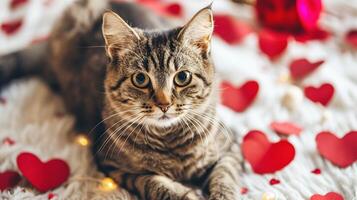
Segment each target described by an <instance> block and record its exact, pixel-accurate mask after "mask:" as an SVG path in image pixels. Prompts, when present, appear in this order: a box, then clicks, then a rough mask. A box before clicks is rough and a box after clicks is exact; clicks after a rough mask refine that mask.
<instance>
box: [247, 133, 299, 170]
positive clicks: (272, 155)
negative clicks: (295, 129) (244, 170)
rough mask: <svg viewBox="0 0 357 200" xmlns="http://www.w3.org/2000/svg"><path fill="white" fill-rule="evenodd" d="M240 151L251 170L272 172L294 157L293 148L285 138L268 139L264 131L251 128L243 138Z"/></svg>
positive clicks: (284, 165)
mask: <svg viewBox="0 0 357 200" xmlns="http://www.w3.org/2000/svg"><path fill="white" fill-rule="evenodd" d="M242 151H243V155H244V157H245V159H246V160H247V161H248V162H249V163H250V165H251V166H252V168H253V171H254V172H255V173H258V174H265V173H274V172H276V171H279V170H281V169H283V168H284V167H286V166H287V165H288V164H289V163H290V162H291V161H292V160H293V159H294V157H295V148H294V146H293V145H292V144H291V143H290V142H289V141H287V140H280V141H279V142H277V143H271V142H269V141H268V139H267V137H266V136H265V134H264V133H262V132H260V131H257V130H252V131H249V132H248V134H247V135H245V136H244V138H243V143H242Z"/></svg>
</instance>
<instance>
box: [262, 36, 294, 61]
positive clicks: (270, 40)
mask: <svg viewBox="0 0 357 200" xmlns="http://www.w3.org/2000/svg"><path fill="white" fill-rule="evenodd" d="M288 38H289V37H288V35H287V34H284V33H280V32H276V31H272V30H269V29H262V30H260V32H259V33H258V45H259V49H260V50H261V51H262V52H263V53H264V54H265V55H267V56H268V57H269V58H270V59H271V60H274V59H276V58H277V57H279V56H280V55H281V54H282V53H283V52H284V51H285V50H286V48H287V47H288Z"/></svg>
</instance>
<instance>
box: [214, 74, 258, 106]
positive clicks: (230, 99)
mask: <svg viewBox="0 0 357 200" xmlns="http://www.w3.org/2000/svg"><path fill="white" fill-rule="evenodd" d="M221 89H222V93H221V98H222V104H223V105H225V106H227V107H229V108H231V109H232V110H234V111H236V112H243V111H244V110H245V109H247V108H248V107H249V106H250V105H251V104H252V103H253V101H254V99H255V98H256V96H257V94H258V91H259V84H258V82H256V81H254V80H250V81H247V82H245V83H244V84H243V85H242V86H240V87H239V88H237V87H235V86H233V85H232V84H231V83H229V82H227V81H223V82H222V84H221Z"/></svg>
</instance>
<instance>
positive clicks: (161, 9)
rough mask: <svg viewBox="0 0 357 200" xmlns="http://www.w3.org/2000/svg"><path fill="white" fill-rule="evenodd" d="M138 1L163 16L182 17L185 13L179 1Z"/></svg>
mask: <svg viewBox="0 0 357 200" xmlns="http://www.w3.org/2000/svg"><path fill="white" fill-rule="evenodd" d="M137 2H138V3H140V4H142V5H143V6H146V7H147V8H149V9H151V10H153V11H155V12H156V13H158V14H159V15H162V16H166V17H167V16H174V17H181V16H182V15H183V9H182V7H181V5H180V4H179V3H171V4H165V3H163V2H160V1H157V0H138V1H137Z"/></svg>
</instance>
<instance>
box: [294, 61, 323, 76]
mask: <svg viewBox="0 0 357 200" xmlns="http://www.w3.org/2000/svg"><path fill="white" fill-rule="evenodd" d="M324 62H325V61H323V60H320V61H317V62H313V63H311V62H310V61H308V60H307V59H306V58H300V59H296V60H293V61H292V62H291V63H290V74H291V77H293V78H294V79H302V78H304V77H305V76H307V75H309V74H310V73H312V72H313V71H314V70H316V69H317V68H318V67H319V66H320V65H321V64H323V63H324Z"/></svg>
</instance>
